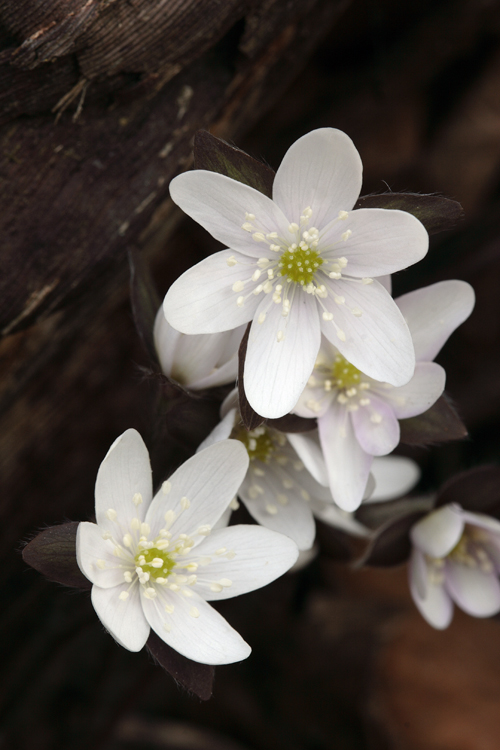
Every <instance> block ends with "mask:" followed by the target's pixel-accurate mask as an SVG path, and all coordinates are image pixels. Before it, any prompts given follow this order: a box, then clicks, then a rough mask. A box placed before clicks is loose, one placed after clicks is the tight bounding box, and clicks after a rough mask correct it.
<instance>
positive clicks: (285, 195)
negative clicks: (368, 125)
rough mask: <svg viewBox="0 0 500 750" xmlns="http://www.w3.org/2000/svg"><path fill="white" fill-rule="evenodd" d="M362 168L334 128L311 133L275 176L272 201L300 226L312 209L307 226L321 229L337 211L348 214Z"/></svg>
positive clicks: (298, 143) (350, 146)
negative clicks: (307, 210)
mask: <svg viewBox="0 0 500 750" xmlns="http://www.w3.org/2000/svg"><path fill="white" fill-rule="evenodd" d="M362 174H363V166H362V164H361V159H360V156H359V154H358V152H357V150H356V147H355V146H354V144H353V142H352V141H351V139H350V138H349V136H347V135H346V134H345V133H343V132H342V131H340V130H336V129H334V128H320V129H318V130H313V131H312V132H310V133H307V135H304V136H302V138H299V139H298V140H297V141H295V143H294V144H293V145H292V146H290V148H289V149H288V151H287V152H286V154H285V157H284V159H283V161H282V162H281V165H280V167H279V169H278V171H277V173H276V177H275V178H274V185H273V199H274V200H275V201H276V203H277V204H278V206H280V208H281V209H282V211H283V213H284V214H285V215H286V216H287V217H288V220H289V221H294V222H297V223H299V219H300V216H301V214H302V213H303V211H304V209H305V208H308V207H310V208H311V209H312V212H313V213H312V217H311V220H310V226H314V227H317V228H318V229H321V227H322V226H324V225H325V224H326V223H327V222H328V221H330V220H331V219H332V218H333V217H335V216H337V214H338V212H339V211H341V210H342V211H350V210H351V208H352V207H353V206H354V204H355V202H356V200H357V198H358V196H359V193H360V190H361V181H362Z"/></svg>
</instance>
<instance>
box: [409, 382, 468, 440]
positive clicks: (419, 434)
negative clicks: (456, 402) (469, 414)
mask: <svg viewBox="0 0 500 750" xmlns="http://www.w3.org/2000/svg"><path fill="white" fill-rule="evenodd" d="M399 426H400V428H401V438H400V440H401V442H402V443H406V445H432V444H433V443H446V442H448V441H449V440H461V439H462V438H464V437H467V434H468V433H467V428H466V427H465V425H464V423H463V422H462V420H461V419H460V417H459V416H458V414H457V412H456V411H455V409H454V408H453V406H452V405H451V404H450V402H449V401H448V399H447V397H446V396H445V394H443V395H442V396H441V398H438V400H437V401H436V403H435V404H433V406H431V408H430V409H428V410H427V411H426V412H424V413H423V414H420V415H419V416H418V417H411V418H410V419H401V420H400V421H399Z"/></svg>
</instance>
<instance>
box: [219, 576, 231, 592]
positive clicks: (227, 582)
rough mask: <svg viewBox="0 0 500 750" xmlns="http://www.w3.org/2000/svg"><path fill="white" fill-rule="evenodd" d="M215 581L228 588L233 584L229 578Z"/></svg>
mask: <svg viewBox="0 0 500 750" xmlns="http://www.w3.org/2000/svg"><path fill="white" fill-rule="evenodd" d="M217 583H220V585H221V586H224V588H225V589H228V588H229V587H230V586H232V585H233V582H232V581H230V580H229V578H221V579H220V580H219V581H217Z"/></svg>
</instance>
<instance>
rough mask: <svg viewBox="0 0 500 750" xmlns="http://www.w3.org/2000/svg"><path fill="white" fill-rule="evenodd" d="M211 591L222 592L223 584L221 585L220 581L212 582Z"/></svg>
mask: <svg viewBox="0 0 500 750" xmlns="http://www.w3.org/2000/svg"><path fill="white" fill-rule="evenodd" d="M210 591H213V592H215V593H216V594H220V592H221V591H222V586H221V585H220V583H211V584H210Z"/></svg>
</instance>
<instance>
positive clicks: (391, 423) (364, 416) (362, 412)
mask: <svg viewBox="0 0 500 750" xmlns="http://www.w3.org/2000/svg"><path fill="white" fill-rule="evenodd" d="M369 398H370V403H369V404H368V405H367V406H360V407H359V408H358V410H357V411H353V412H351V419H352V424H353V427H354V432H355V434H356V439H357V440H358V442H359V444H360V445H361V447H362V448H363V450H364V451H366V452H367V453H370V454H371V455H372V456H385V455H387V454H388V453H390V452H391V451H392V450H394V448H395V447H396V445H397V444H398V443H399V422H398V420H397V419H396V417H395V415H394V410H393V409H392V407H391V406H390V405H389V404H386V403H385V402H384V401H382V399H381V398H378V397H377V396H376V395H375V394H374V393H373V392H372V391H370V395H369Z"/></svg>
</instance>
